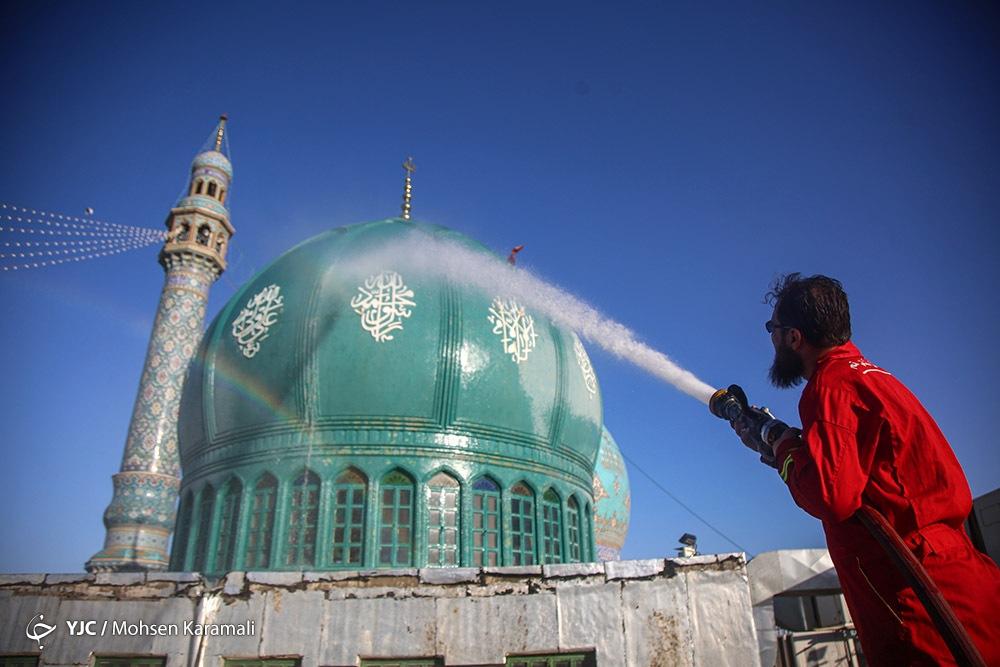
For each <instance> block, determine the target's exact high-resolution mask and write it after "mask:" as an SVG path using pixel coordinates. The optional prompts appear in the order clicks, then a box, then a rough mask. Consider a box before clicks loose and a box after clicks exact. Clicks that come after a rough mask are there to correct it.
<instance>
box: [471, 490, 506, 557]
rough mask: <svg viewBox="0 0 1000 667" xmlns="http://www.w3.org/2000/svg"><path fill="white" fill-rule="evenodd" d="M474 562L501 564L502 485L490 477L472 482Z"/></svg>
mask: <svg viewBox="0 0 1000 667" xmlns="http://www.w3.org/2000/svg"><path fill="white" fill-rule="evenodd" d="M472 564H473V565H475V566H476V567H484V566H487V565H499V564H500V485H498V484H497V483H496V482H494V481H493V480H492V479H490V478H489V477H480V478H479V479H477V480H476V481H475V482H473V483H472Z"/></svg>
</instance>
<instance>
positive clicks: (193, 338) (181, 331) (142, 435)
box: [122, 266, 214, 476]
mask: <svg viewBox="0 0 1000 667" xmlns="http://www.w3.org/2000/svg"><path fill="white" fill-rule="evenodd" d="M213 280H214V276H213V275H211V274H210V273H208V272H207V271H203V270H201V269H199V268H197V267H193V266H192V267H185V268H184V269H183V270H178V269H171V270H169V271H168V273H167V278H166V283H165V285H164V288H163V293H162V295H161V296H160V305H159V308H158V310H157V315H156V321H155V323H154V324H153V334H152V338H151V339H150V342H149V349H148V350H147V352H146V364H145V367H144V368H143V371H142V379H141V380H140V382H139V393H138V396H136V402H135V407H134V409H133V411H132V422H131V424H130V426H129V433H128V439H127V440H126V444H125V455H124V457H123V460H122V471H132V470H135V471H145V472H154V473H160V474H163V475H173V476H179V475H180V463H179V460H178V455H177V413H178V411H179V409H180V395H181V387H182V386H183V384H184V374H185V373H186V372H187V367H188V363H189V362H190V361H191V357H192V356H193V355H194V351H195V348H196V347H197V345H198V342H199V341H200V340H201V334H202V322H203V321H204V318H205V305H206V303H207V300H208V287H209V285H211V282H212V281H213Z"/></svg>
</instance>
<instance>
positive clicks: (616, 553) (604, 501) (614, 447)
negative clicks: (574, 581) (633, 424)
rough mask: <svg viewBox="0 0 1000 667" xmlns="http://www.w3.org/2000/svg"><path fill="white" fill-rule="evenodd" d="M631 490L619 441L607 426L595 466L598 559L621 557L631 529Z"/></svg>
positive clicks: (595, 536)
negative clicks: (629, 524)
mask: <svg viewBox="0 0 1000 667" xmlns="http://www.w3.org/2000/svg"><path fill="white" fill-rule="evenodd" d="M631 512H632V490H631V487H630V486H629V483H628V470H626V468H625V460H624V459H623V458H622V453H621V450H620V449H618V443H617V442H615V439H614V438H613V437H612V436H611V433H610V432H609V431H608V429H607V428H604V429H602V432H601V448H600V450H599V452H598V455H597V465H596V467H595V469H594V540H595V542H596V543H597V555H598V558H599V560H618V559H620V558H621V551H622V546H624V544H625V536H626V534H627V533H628V522H629V515H630V514H631Z"/></svg>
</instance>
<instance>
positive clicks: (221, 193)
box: [219, 188, 226, 203]
mask: <svg viewBox="0 0 1000 667" xmlns="http://www.w3.org/2000/svg"><path fill="white" fill-rule="evenodd" d="M219 201H220V202H222V203H225V202H226V189H225V188H219Z"/></svg>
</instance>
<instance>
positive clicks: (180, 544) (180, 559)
mask: <svg viewBox="0 0 1000 667" xmlns="http://www.w3.org/2000/svg"><path fill="white" fill-rule="evenodd" d="M193 511H194V496H193V495H192V494H191V492H190V491H188V492H187V493H185V494H184V498H183V499H182V500H181V508H180V511H179V512H178V513H177V526H176V527H175V528H174V544H173V547H172V548H171V549H170V569H171V570H173V571H174V572H183V571H184V566H185V565H187V563H185V562H184V560H185V559H186V558H187V547H188V538H189V537H190V533H191V513H192V512H193Z"/></svg>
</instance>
